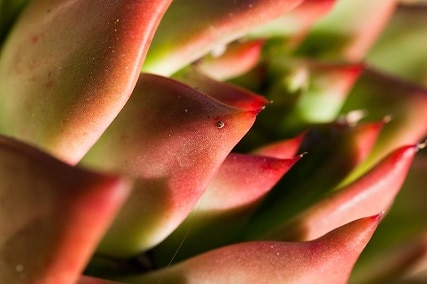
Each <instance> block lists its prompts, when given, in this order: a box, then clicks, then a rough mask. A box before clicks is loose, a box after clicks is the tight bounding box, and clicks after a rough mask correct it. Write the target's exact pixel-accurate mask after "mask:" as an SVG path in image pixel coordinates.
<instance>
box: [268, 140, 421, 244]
mask: <svg viewBox="0 0 427 284" xmlns="http://www.w3.org/2000/svg"><path fill="white" fill-rule="evenodd" d="M416 152H417V146H416V145H410V146H403V147H401V148H399V149H397V150H395V151H394V152H392V153H390V154H389V155H388V156H387V157H386V158H384V159H383V160H382V161H381V162H380V163H378V164H377V165H376V166H375V167H374V168H373V169H371V170H370V171H369V172H367V173H366V174H365V175H363V176H361V177H360V178H359V179H357V180H355V181H353V182H352V183H350V184H349V185H346V186H344V187H343V188H340V189H337V190H336V191H334V192H333V193H332V194H330V195H329V196H327V197H326V198H324V199H322V200H320V201H319V202H317V203H315V204H313V205H312V206H311V207H309V208H308V209H306V210H305V211H303V212H301V213H299V214H298V215H297V216H295V217H294V218H292V219H291V220H290V221H289V222H287V223H286V224H285V225H284V226H282V227H280V228H278V229H276V230H274V231H273V232H270V233H269V234H268V235H267V236H266V237H267V238H269V239H278V240H299V241H302V240H312V239H315V238H317V237H319V236H321V235H323V234H325V232H327V231H330V230H331V229H333V228H336V227H338V226H341V225H342V224H345V223H347V222H350V221H352V220H355V219H357V218H360V217H362V216H365V215H366V214H373V213H375V212H378V211H387V210H388V209H389V207H390V206H391V204H392V203H393V201H394V198H395V196H396V195H397V193H398V192H399V190H400V188H401V186H402V184H403V182H404V180H405V178H406V175H407V172H408V170H409V168H410V165H411V163H412V160H413V158H414V155H415V153H416ZM379 217H381V216H380V215H379V216H378V218H379Z"/></svg>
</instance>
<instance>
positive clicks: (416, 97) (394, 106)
mask: <svg viewBox="0 0 427 284" xmlns="http://www.w3.org/2000/svg"><path fill="white" fill-rule="evenodd" d="M354 109H363V110H365V113H366V116H365V117H366V119H369V120H381V119H384V117H387V116H388V117H390V118H391V119H390V121H389V122H388V123H387V124H386V125H385V127H384V129H383V131H382V132H381V135H380V136H379V138H378V142H377V143H376V145H375V146H374V148H373V150H372V152H371V153H370V155H369V156H368V158H367V160H366V162H365V163H364V165H363V166H362V167H360V169H359V171H358V172H356V173H354V177H357V176H360V174H361V173H363V172H364V171H366V170H367V169H369V168H371V167H372V166H373V165H374V164H376V163H377V162H378V161H379V160H381V159H382V158H384V157H385V156H386V155H387V154H388V153H390V152H391V151H393V150H395V149H396V148H397V147H400V146H401V145H408V144H416V143H418V142H419V141H421V140H422V139H424V138H425V136H426V134H427V124H426V123H422V122H424V121H427V89H425V88H422V87H420V86H416V85H413V84H410V83H408V82H405V81H402V80H400V79H398V78H395V77H391V76H388V75H385V74H383V73H380V72H378V71H377V70H375V69H372V68H367V69H365V70H364V72H363V74H362V76H361V77H360V79H359V80H358V82H357V83H356V85H355V86H354V88H353V90H352V91H351V93H350V95H349V97H348V99H347V101H346V103H345V104H344V106H343V110H342V112H343V113H346V112H348V111H351V110H354ZM354 177H353V178H354Z"/></svg>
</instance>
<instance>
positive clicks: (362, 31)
mask: <svg viewBox="0 0 427 284" xmlns="http://www.w3.org/2000/svg"><path fill="white" fill-rule="evenodd" d="M396 4H397V1H396V0H377V1H375V2H372V1H370V0H348V1H337V4H336V5H335V6H334V8H333V9H332V11H331V13H329V14H328V15H327V16H326V17H324V18H322V19H321V20H320V21H319V22H317V23H316V24H315V25H314V27H313V29H311V31H310V33H309V34H308V35H307V38H306V39H305V40H304V41H303V42H302V44H301V46H300V47H299V49H298V50H297V51H296V53H297V54H298V55H306V56H313V57H317V58H323V59H329V60H338V61H345V62H361V61H362V60H363V59H364V57H365V55H366V54H367V53H368V51H369V49H370V48H371V46H372V45H373V44H374V42H375V40H376V38H377V37H378V36H379V34H380V33H381V32H382V30H383V29H384V27H385V26H386V24H387V22H388V20H389V19H390V17H391V16H392V14H393V12H394V10H395V8H396Z"/></svg>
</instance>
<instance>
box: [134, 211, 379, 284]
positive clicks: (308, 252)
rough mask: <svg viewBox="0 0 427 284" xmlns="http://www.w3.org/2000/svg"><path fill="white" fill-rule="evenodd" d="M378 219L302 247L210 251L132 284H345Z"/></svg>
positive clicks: (242, 246)
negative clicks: (264, 282)
mask: <svg viewBox="0 0 427 284" xmlns="http://www.w3.org/2000/svg"><path fill="white" fill-rule="evenodd" d="M380 216H381V215H376V216H373V217H367V218H363V219H359V220H357V221H354V222H352V223H349V224H347V225H345V226H342V227H340V228H338V229H336V230H334V231H332V232H330V233H328V234H327V235H325V236H323V237H321V238H319V239H317V240H314V241H311V242H303V243H282V242H248V243H240V244H234V245H231V246H227V247H222V248H220V249H217V250H213V251H210V252H207V253H204V254H201V255H199V256H196V257H194V258H191V259H189V260H186V261H184V262H181V263H178V264H176V265H173V266H171V267H168V268H165V269H161V270H158V271H154V272H152V273H148V274H146V275H141V276H135V277H132V278H128V279H126V280H127V281H130V282H132V283H159V281H160V282H161V283H242V284H243V283H258V282H259V281H260V279H262V280H263V281H264V280H265V281H267V282H268V283H325V284H326V283H345V282H347V279H348V277H349V275H350V272H351V269H352V268H353V265H354V263H355V262H356V260H357V258H358V256H359V254H360V253H361V251H362V250H363V248H364V247H365V245H366V243H367V242H368V241H369V239H370V238H371V236H372V234H373V233H374V231H375V228H376V227H377V225H378V223H379V221H380Z"/></svg>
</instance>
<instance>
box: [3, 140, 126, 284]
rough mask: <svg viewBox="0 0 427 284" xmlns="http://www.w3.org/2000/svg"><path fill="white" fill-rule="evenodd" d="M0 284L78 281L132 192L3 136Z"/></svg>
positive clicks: (112, 179)
mask: <svg viewBox="0 0 427 284" xmlns="http://www.w3.org/2000/svg"><path fill="white" fill-rule="evenodd" d="M0 181H1V182H0V204H1V206H0V215H1V219H0V228H1V232H2V233H1V236H0V267H1V269H0V282H2V283H64V284H68V283H69V284H72V283H75V282H76V280H77V279H78V278H79V275H80V273H81V272H82V271H83V269H84V267H85V265H86V264H87V262H88V261H89V259H90V257H91V255H92V253H93V251H94V249H95V247H96V244H97V243H98V242H99V240H100V238H101V237H102V235H103V234H104V233H105V231H106V229H107V227H108V225H109V224H110V223H111V222H112V219H113V218H114V216H115V214H116V213H117V211H118V209H119V208H120V206H121V205H122V204H123V203H124V201H125V200H126V198H127V197H128V195H129V193H130V184H129V182H128V181H126V180H125V179H122V178H120V177H117V176H109V175H105V174H104V175H100V174H97V173H93V172H89V171H86V170H83V169H80V168H72V167H70V166H68V165H66V164H63V163H61V162H59V161H57V160H55V159H53V158H52V157H50V156H48V155H46V154H44V153H42V152H40V151H38V150H36V149H33V148H30V147H28V146H26V145H23V144H21V143H19V142H16V141H14V140H10V139H7V138H4V137H0Z"/></svg>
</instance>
